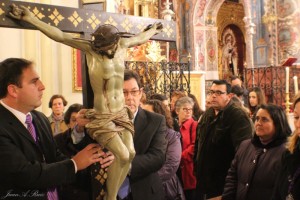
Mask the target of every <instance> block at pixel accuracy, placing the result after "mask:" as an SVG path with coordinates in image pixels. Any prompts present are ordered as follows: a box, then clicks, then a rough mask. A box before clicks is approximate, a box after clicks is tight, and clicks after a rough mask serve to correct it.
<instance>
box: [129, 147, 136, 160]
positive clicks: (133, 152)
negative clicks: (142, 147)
mask: <svg viewBox="0 0 300 200" xmlns="http://www.w3.org/2000/svg"><path fill="white" fill-rule="evenodd" d="M135 154H136V153H135V150H134V149H132V150H131V151H129V162H131V161H132V160H133V158H134V156H135Z"/></svg>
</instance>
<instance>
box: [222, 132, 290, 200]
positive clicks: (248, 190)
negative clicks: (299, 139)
mask: <svg viewBox="0 0 300 200" xmlns="http://www.w3.org/2000/svg"><path fill="white" fill-rule="evenodd" d="M285 142H286V139H285V138H277V139H275V140H273V141H272V142H271V143H269V144H267V145H263V144H262V143H261V142H260V140H259V137H258V136H256V135H255V136H254V137H253V139H249V140H245V141H243V142H242V143H241V145H240V147H239V149H238V151H237V153H236V155H235V157H234V160H233V161H232V163H231V167H230V169H229V171H228V174H227V177H226V182H225V187H224V192H223V195H222V199H224V200H227V199H234V200H254V199H255V200H268V199H271V197H272V192H273V189H274V186H275V180H276V177H277V175H278V173H279V170H280V168H281V158H282V155H283V153H284V152H285V150H286V148H285Z"/></svg>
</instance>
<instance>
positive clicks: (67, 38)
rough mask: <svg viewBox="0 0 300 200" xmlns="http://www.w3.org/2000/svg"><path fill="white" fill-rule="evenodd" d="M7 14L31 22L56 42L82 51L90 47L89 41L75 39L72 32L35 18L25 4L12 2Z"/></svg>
mask: <svg viewBox="0 0 300 200" xmlns="http://www.w3.org/2000/svg"><path fill="white" fill-rule="evenodd" d="M9 16H10V17H12V18H14V19H17V20H22V21H25V22H28V23H30V24H32V25H33V26H35V27H36V28H37V29H38V30H40V31H41V32H43V33H44V34H45V35H46V36H48V37H49V38H51V39H53V40H55V41H56V42H59V43H63V44H65V45H68V46H71V47H74V48H76V49H80V50H83V51H88V50H89V49H90V48H91V47H90V43H89V42H88V41H81V40H76V39H74V38H73V36H72V34H68V33H64V32H63V31H61V30H60V29H58V28H56V27H54V26H51V25H49V24H46V23H44V22H43V21H41V20H39V19H38V18H36V17H35V16H34V14H33V13H31V12H30V10H29V9H28V8H26V7H25V6H20V7H18V6H16V5H15V4H12V5H11V11H10V12H9Z"/></svg>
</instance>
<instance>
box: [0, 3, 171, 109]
mask: <svg viewBox="0 0 300 200" xmlns="http://www.w3.org/2000/svg"><path fill="white" fill-rule="evenodd" d="M12 3H14V4H16V5H17V6H20V5H23V6H26V7H28V8H29V10H30V11H31V12H32V13H34V14H35V17H37V18H38V19H39V20H41V21H43V22H46V23H48V24H50V25H52V26H55V27H57V28H59V29H60V30H62V31H64V32H70V33H78V34H80V35H81V37H83V38H84V37H90V34H91V33H93V32H94V31H95V30H96V29H97V27H98V26H100V25H104V24H110V25H113V26H115V27H117V28H118V30H119V31H120V32H128V33H131V34H137V33H139V32H141V31H142V30H144V29H145V28H146V27H147V26H148V25H149V24H153V23H155V22H160V23H162V25H163V27H164V28H163V31H162V33H160V34H158V35H155V36H153V37H152V38H151V39H152V40H160V41H168V42H174V41H176V24H175V22H174V21H166V20H161V19H152V18H144V17H136V16H129V15H122V14H115V13H107V12H100V11H98V10H92V9H86V8H83V9H80V8H78V9H77V8H69V7H62V6H53V5H46V4H38V3H29V2H21V1H10V0H2V1H1V3H0V27H7V28H18V29H32V30H36V28H35V27H33V26H32V25H30V24H28V23H25V22H20V21H16V20H14V19H12V18H10V17H8V16H7V15H8V12H9V10H10V8H9V6H10V5H11V4H12ZM81 55H82V58H84V57H85V55H84V54H83V53H82V54H81ZM81 60H82V63H81V66H82V88H83V90H82V92H83V104H84V105H85V106H86V107H88V108H92V107H93V99H94V95H93V91H92V89H91V85H90V80H89V76H88V73H87V65H86V61H85V59H81Z"/></svg>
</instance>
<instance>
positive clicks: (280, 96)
mask: <svg viewBox="0 0 300 200" xmlns="http://www.w3.org/2000/svg"><path fill="white" fill-rule="evenodd" d="M289 76H290V77H289V94H290V99H292V98H293V97H294V96H295V88H294V83H293V77H294V76H298V78H299V77H300V68H299V67H296V66H291V67H290V73H289ZM244 80H245V81H244V82H245V85H246V88H247V89H248V90H249V91H251V89H252V88H253V87H260V88H261V89H263V90H264V92H265V95H266V98H267V102H268V103H274V104H277V105H281V106H284V105H285V94H286V91H285V88H286V78H285V67H281V66H280V67H274V66H271V67H257V68H247V69H245V70H244Z"/></svg>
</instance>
